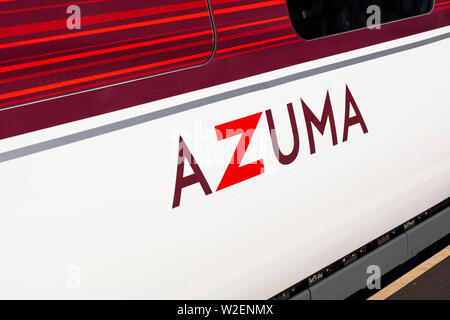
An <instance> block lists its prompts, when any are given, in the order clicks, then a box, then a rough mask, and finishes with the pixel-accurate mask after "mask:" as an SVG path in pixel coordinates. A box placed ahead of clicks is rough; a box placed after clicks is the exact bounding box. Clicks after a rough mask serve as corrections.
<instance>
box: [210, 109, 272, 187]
mask: <svg viewBox="0 0 450 320" xmlns="http://www.w3.org/2000/svg"><path fill="white" fill-rule="evenodd" d="M261 114H262V112H260V113H256V114H253V115H251V116H248V117H244V118H241V119H237V120H234V121H230V122H227V123H224V124H220V125H218V126H216V134H217V140H219V141H220V140H223V139H227V138H230V137H233V136H235V135H238V134H241V135H242V136H241V139H240V140H239V143H238V145H237V147H236V150H235V151H234V155H233V157H232V158H231V161H230V164H229V165H228V167H227V170H226V171H225V174H224V175H223V177H222V180H221V181H220V183H219V186H218V187H217V191H219V190H222V189H225V188H227V187H229V186H232V185H234V184H236V183H239V182H242V181H244V180H247V179H250V178H253V177H256V176H258V175H260V174H261V173H263V172H264V163H263V160H262V159H260V160H258V161H256V162H253V163H249V164H246V165H244V166H242V167H241V166H240V165H241V161H242V158H244V154H245V152H246V151H247V148H248V145H249V144H250V140H251V139H252V136H253V132H255V129H256V126H257V125H258V122H259V119H260V118H261Z"/></svg>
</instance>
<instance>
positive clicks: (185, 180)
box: [172, 136, 212, 208]
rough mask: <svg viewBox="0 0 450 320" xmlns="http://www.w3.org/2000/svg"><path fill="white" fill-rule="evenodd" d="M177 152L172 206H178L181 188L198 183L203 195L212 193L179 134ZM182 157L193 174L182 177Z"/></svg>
mask: <svg viewBox="0 0 450 320" xmlns="http://www.w3.org/2000/svg"><path fill="white" fill-rule="evenodd" d="M178 150H179V152H178V166H177V178H176V181H175V192H174V196H173V205H172V208H175V207H178V206H179V205H180V200H181V190H183V188H185V187H187V186H190V185H193V184H196V183H200V185H201V186H202V188H203V192H204V193H205V195H208V194H210V193H212V191H211V188H210V187H209V184H208V181H206V178H205V176H204V175H203V172H202V170H201V169H200V167H199V166H198V164H197V162H196V161H195V159H194V156H193V155H192V154H191V152H190V151H189V149H188V147H187V146H186V144H185V143H184V140H183V138H182V137H181V136H180V146H179V149H178ZM184 159H187V160H188V163H189V164H190V165H191V168H192V170H193V171H194V173H193V174H191V175H190V176H186V177H183V174H184Z"/></svg>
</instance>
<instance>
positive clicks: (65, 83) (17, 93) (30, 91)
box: [0, 52, 211, 100]
mask: <svg viewBox="0 0 450 320" xmlns="http://www.w3.org/2000/svg"><path fill="white" fill-rule="evenodd" d="M210 54H211V53H210V52H204V53H199V54H194V55H191V56H187V57H181V58H176V59H171V60H166V61H160V62H155V63H150V64H146V65H143V66H138V67H132V68H126V69H122V70H116V71H112V72H107V73H101V74H96V75H93V76H88V77H83V78H78V79H73V80H68V81H62V82H57V83H52V84H47V85H44V86H39V87H34V88H30V89H25V90H19V91H13V92H8V93H4V94H0V100H2V99H10V98H14V97H19V96H23V95H26V94H33V93H37V92H42V91H48V90H52V89H57V88H61V87H67V86H71V85H75V84H79V83H84V82H89V81H94V80H98V79H103V78H109V77H114V76H117V75H121V74H126V73H131V72H137V71H141V70H145V69H150V68H155V67H158V66H162V65H167V64H172V63H176V62H182V61H186V60H191V59H196V58H200V57H207V56H209V55H210Z"/></svg>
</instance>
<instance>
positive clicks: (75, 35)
mask: <svg viewBox="0 0 450 320" xmlns="http://www.w3.org/2000/svg"><path fill="white" fill-rule="evenodd" d="M202 17H209V12H200V13H194V14H187V15H182V16H177V17H170V18H163V19H157V20H150V21H144V22H138V23H131V24H126V25H121V26H114V27H107V28H101V29H95V30H89V31H82V32H78V33H70V34H61V35H57V36H51V37H44V38H38V39H31V40H24V41H17V42H10V43H5V44H0V49H6V48H12V47H18V46H25V45H30V44H35V43H42V42H48V41H55V40H63V39H71V38H78V37H82V36H88V35H94V34H100V33H107V32H114V31H120V30H127V29H134V28H141V27H147V26H151V25H156V24H161V23H168V22H175V21H182V20H189V19H196V18H202Z"/></svg>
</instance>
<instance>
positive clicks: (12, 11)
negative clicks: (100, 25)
mask: <svg viewBox="0 0 450 320" xmlns="http://www.w3.org/2000/svg"><path fill="white" fill-rule="evenodd" d="M6 1H13V0H0V2H6ZM102 1H107V0H89V1H75V2H70V3H63V4H55V5H51V6H44V7H34V8H26V9H16V10H8V11H0V14H7V13H16V12H26V11H34V10H42V9H51V8H57V7H65V6H67V5H72V4H76V5H79V4H86V3H91V2H102Z"/></svg>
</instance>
